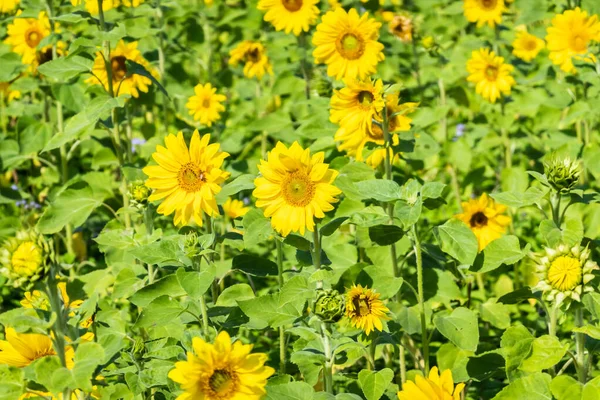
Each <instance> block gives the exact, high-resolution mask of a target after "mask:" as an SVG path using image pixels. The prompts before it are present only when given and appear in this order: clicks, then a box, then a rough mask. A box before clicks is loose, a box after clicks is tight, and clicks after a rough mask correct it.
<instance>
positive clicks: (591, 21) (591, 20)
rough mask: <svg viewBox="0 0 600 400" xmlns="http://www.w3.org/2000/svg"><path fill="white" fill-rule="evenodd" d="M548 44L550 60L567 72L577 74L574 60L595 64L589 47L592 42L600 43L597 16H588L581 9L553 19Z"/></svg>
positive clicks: (549, 28)
mask: <svg viewBox="0 0 600 400" xmlns="http://www.w3.org/2000/svg"><path fill="white" fill-rule="evenodd" d="M547 33H548V34H547V35H546V42H547V43H548V50H550V60H552V62H553V63H554V64H555V65H560V69H562V70H563V71H565V72H571V73H573V72H575V71H576V69H575V66H574V65H573V59H576V60H580V61H586V62H595V60H596V58H595V57H594V55H593V54H590V53H589V50H588V46H589V45H590V43H591V42H592V41H600V22H599V21H598V16H597V15H592V16H588V14H587V12H585V11H581V9H580V8H579V7H577V8H576V9H574V10H567V11H565V12H564V13H562V14H559V15H556V16H555V17H554V18H552V26H550V27H548V29H547Z"/></svg>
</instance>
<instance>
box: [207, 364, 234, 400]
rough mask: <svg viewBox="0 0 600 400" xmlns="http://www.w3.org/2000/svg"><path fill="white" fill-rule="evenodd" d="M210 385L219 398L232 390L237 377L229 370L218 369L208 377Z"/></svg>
mask: <svg viewBox="0 0 600 400" xmlns="http://www.w3.org/2000/svg"><path fill="white" fill-rule="evenodd" d="M208 386H209V387H210V389H211V390H212V391H213V393H214V394H215V395H217V396H218V398H221V396H225V395H228V394H229V393H231V392H232V389H234V386H235V377H234V375H233V374H232V373H231V371H229V370H226V369H216V370H215V371H214V372H213V374H212V375H211V376H210V378H208ZM223 398H225V397H223Z"/></svg>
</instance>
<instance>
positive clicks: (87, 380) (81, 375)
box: [72, 342, 104, 392]
mask: <svg viewBox="0 0 600 400" xmlns="http://www.w3.org/2000/svg"><path fill="white" fill-rule="evenodd" d="M103 360H104V349H103V348H102V346H101V345H100V344H98V343H96V342H84V343H80V344H79V346H77V350H75V358H74V361H75V366H74V367H73V370H72V374H73V382H74V383H75V387H77V388H81V389H83V390H85V391H88V392H89V391H91V390H92V382H91V379H92V378H93V377H94V371H95V370H96V367H97V366H98V365H100V364H101V363H102V362H103Z"/></svg>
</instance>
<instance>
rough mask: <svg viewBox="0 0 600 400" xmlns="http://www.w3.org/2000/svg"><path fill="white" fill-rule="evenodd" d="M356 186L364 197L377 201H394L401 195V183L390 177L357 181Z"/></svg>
mask: <svg viewBox="0 0 600 400" xmlns="http://www.w3.org/2000/svg"><path fill="white" fill-rule="evenodd" d="M354 186H355V187H356V190H357V191H358V193H359V195H360V197H361V198H362V199H374V200H377V201H383V202H388V201H394V200H398V199H399V198H400V196H401V189H400V185H398V184H397V183H396V182H394V181H390V180H388V179H369V180H366V181H360V182H355V183H354Z"/></svg>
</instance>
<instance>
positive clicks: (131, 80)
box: [86, 40, 158, 97]
mask: <svg viewBox="0 0 600 400" xmlns="http://www.w3.org/2000/svg"><path fill="white" fill-rule="evenodd" d="M137 46H138V42H131V43H125V42H124V41H123V40H119V43H118V44H117V47H115V48H114V49H113V50H111V52H110V66H111V75H112V87H113V91H114V93H115V96H118V95H121V94H130V95H131V96H133V97H139V95H140V93H139V92H144V93H146V92H148V87H149V86H150V85H151V84H152V81H151V80H150V78H147V77H145V76H142V75H139V74H128V73H127V64H126V62H127V60H130V61H133V62H136V63H138V64H140V65H142V66H143V67H144V68H146V70H147V71H148V72H149V73H150V74H152V76H153V77H154V78H156V79H158V72H157V71H156V69H155V68H153V67H152V66H151V65H150V63H149V62H148V61H147V60H146V59H145V58H144V57H143V56H142V53H141V52H140V51H139V50H138V49H137ZM92 72H93V73H94V75H95V76H92V77H90V78H88V79H87V80H86V82H87V83H89V84H92V85H100V84H102V86H104V88H105V89H106V90H108V89H109V87H108V74H107V73H106V66H105V63H104V57H103V55H102V53H101V52H98V53H96V59H95V60H94V66H93V67H92ZM98 80H100V81H98Z"/></svg>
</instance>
